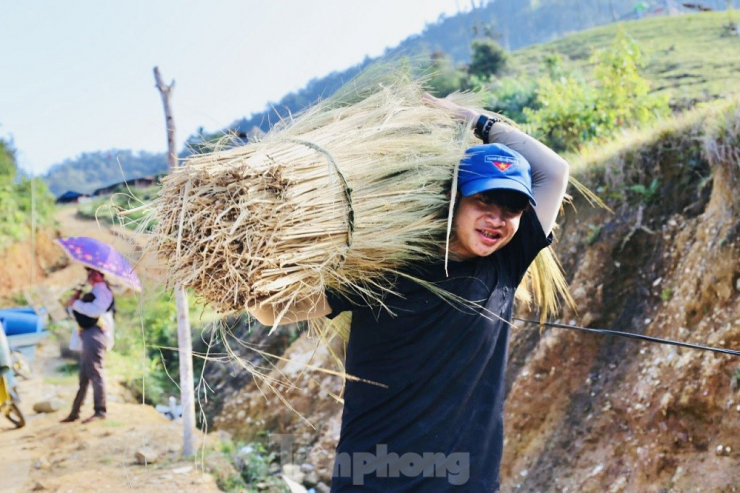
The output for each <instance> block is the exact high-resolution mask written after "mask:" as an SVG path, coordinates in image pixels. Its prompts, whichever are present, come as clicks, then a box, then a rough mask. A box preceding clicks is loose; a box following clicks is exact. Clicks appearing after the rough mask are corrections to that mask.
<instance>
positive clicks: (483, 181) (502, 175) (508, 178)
mask: <svg viewBox="0 0 740 493" xmlns="http://www.w3.org/2000/svg"><path fill="white" fill-rule="evenodd" d="M457 180H458V181H457V187H458V189H459V190H460V193H462V194H463V196H464V197H470V196H471V195H475V194H476V193H480V192H486V191H488V190H501V189H503V190H514V191H516V192H521V193H523V194H524V195H526V196H527V197H528V198H529V201H530V202H531V203H532V205H537V203H536V202H535V200H534V196H533V195H532V169H531V167H530V166H529V162H528V161H527V160H526V159H524V156H522V155H521V154H519V153H518V152H516V151H515V150H514V149H510V148H509V147H507V146H505V145H503V144H483V145H477V146H473V147H471V148H470V149H468V150H467V151H465V156H464V157H463V158H462V160H461V161H460V170H459V172H458V178H457Z"/></svg>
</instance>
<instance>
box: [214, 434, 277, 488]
mask: <svg viewBox="0 0 740 493" xmlns="http://www.w3.org/2000/svg"><path fill="white" fill-rule="evenodd" d="M219 452H220V453H221V454H223V455H224V456H226V457H227V458H228V459H229V461H230V462H231V463H232V464H233V465H234V467H235V468H236V470H237V471H238V473H239V475H238V476H236V475H232V476H229V477H228V478H225V479H223V480H220V481H219V482H218V485H219V487H220V488H222V489H223V490H224V491H239V492H246V493H257V492H259V491H274V492H279V493H283V492H284V493H288V491H289V490H288V487H287V485H286V484H285V482H284V481H283V480H282V479H280V476H279V473H280V464H279V461H278V459H279V457H278V453H276V452H272V451H269V450H268V449H267V447H266V446H265V445H264V444H263V443H262V442H249V443H241V442H233V441H231V440H226V441H222V442H221V449H220V451H219Z"/></svg>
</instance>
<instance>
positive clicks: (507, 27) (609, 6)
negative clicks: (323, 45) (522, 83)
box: [188, 0, 662, 144]
mask: <svg viewBox="0 0 740 493" xmlns="http://www.w3.org/2000/svg"><path fill="white" fill-rule="evenodd" d="M479 3H480V4H481V5H480V6H478V7H476V8H475V9H473V10H471V11H470V12H462V13H459V14H457V15H455V16H451V17H445V16H440V17H439V19H438V20H437V22H435V23H433V24H430V25H428V26H427V27H426V28H425V29H424V31H423V32H421V33H420V34H414V35H412V36H409V37H408V38H406V39H405V40H404V41H402V42H401V43H400V44H399V45H398V46H396V47H395V48H391V49H388V50H386V52H385V54H384V55H383V57H388V58H393V57H397V56H402V55H408V56H425V55H431V54H432V53H434V52H443V53H445V54H446V55H448V56H449V57H451V58H452V60H453V61H454V62H455V63H467V62H468V61H469V59H470V44H471V43H472V41H473V39H475V38H476V37H483V36H492V37H494V38H495V39H497V40H498V41H499V42H500V43H501V44H502V45H503V46H504V47H506V48H507V49H508V50H516V49H518V48H522V47H524V46H529V45H533V44H538V43H544V42H548V41H552V40H554V39H558V38H560V37H562V36H564V35H566V34H568V33H571V32H575V31H580V30H583V29H588V28H591V27H595V26H600V25H603V24H608V23H610V22H614V21H616V20H621V19H626V18H632V17H635V16H637V15H642V14H641V13H639V12H637V11H635V10H634V9H635V1H634V0H610V1H604V0H490V1H488V2H479ZM661 3H662V2H661ZM376 60H378V59H371V58H365V60H363V61H362V62H361V63H359V64H357V65H355V66H353V67H350V68H348V69H347V70H344V71H341V72H332V73H330V74H329V75H327V76H325V77H321V78H316V79H313V80H311V81H310V82H309V83H308V84H307V85H306V87H304V88H303V89H300V90H298V91H296V92H292V93H290V94H288V95H286V96H285V97H283V98H282V99H281V100H280V101H278V102H277V103H275V102H272V103H270V104H268V105H266V108H267V109H266V110H265V111H263V112H261V113H256V114H252V115H251V116H249V117H245V118H242V119H239V120H237V121H235V122H234V123H232V124H231V125H229V127H227V128H225V129H224V130H223V131H222V132H218V133H219V134H221V133H224V132H235V133H238V134H243V135H244V134H248V133H249V132H252V131H253V130H254V129H255V127H256V128H259V129H261V130H262V131H264V132H266V131H268V130H269V129H270V127H271V126H272V125H273V124H274V123H275V122H276V121H277V120H278V119H279V118H280V116H286V115H288V114H291V113H292V114H295V113H297V112H299V111H300V110H302V109H304V108H306V107H307V106H310V105H311V104H312V103H314V102H316V101H317V100H319V99H320V98H326V97H328V96H330V95H331V94H333V93H334V91H336V90H337V89H338V88H339V87H341V86H342V84H344V83H345V82H347V81H348V80H350V79H352V78H353V77H354V76H355V75H357V74H358V73H359V72H360V71H361V70H362V69H363V68H365V67H366V66H367V65H369V64H370V63H372V62H374V61H376ZM205 137H206V138H208V137H209V136H205ZM202 138H203V136H202V135H196V136H191V137H190V139H188V140H189V141H190V142H191V143H194V144H195V143H197V142H200V141H202Z"/></svg>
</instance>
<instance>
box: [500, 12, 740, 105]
mask: <svg viewBox="0 0 740 493" xmlns="http://www.w3.org/2000/svg"><path fill="white" fill-rule="evenodd" d="M728 17H732V18H734V22H740V12H738V11H734V12H702V13H698V14H690V15H678V16H672V17H652V18H647V19H642V20H639V21H628V22H623V23H620V24H610V25H606V26H602V27H597V28H594V29H589V30H586V31H582V32H578V33H574V34H571V35H569V36H566V37H564V38H562V39H559V40H556V41H553V42H552V43H547V44H541V45H536V46H530V47H527V48H523V49H521V50H518V51H516V52H513V53H512V54H511V67H512V70H511V76H512V77H520V76H521V75H523V74H528V75H529V76H536V75H537V74H538V73H539V71H540V67H542V65H543V63H544V62H545V60H546V59H547V58H548V57H550V56H552V55H553V54H558V55H560V56H561V57H562V58H563V60H564V61H565V62H564V64H565V68H566V69H567V70H569V71H576V72H580V73H584V74H588V73H591V68H592V67H593V65H594V64H595V63H596V62H595V60H594V59H593V54H594V53H595V52H597V51H603V50H606V49H608V48H609V46H610V45H611V44H612V42H613V40H614V38H615V37H616V36H617V35H618V34H619V33H620V31H621V32H623V33H624V34H625V35H626V36H628V37H629V38H631V39H633V40H635V41H636V42H637V43H638V44H639V46H640V47H641V48H642V49H644V50H646V51H647V52H648V53H649V56H648V57H647V58H646V59H645V61H646V64H645V68H644V72H643V75H644V77H645V78H646V79H648V80H649V81H650V82H651V84H652V88H653V89H652V92H654V93H657V94H668V95H670V97H671V100H672V104H673V105H674V106H675V105H678V106H688V105H691V104H692V103H693V102H695V101H704V100H710V99H715V98H720V97H723V96H726V95H727V94H730V93H734V92H737V91H738V90H740V82H739V81H738V77H737V74H738V73H740V37H738V36H727V35H726V34H725V32H726V29H725V28H724V26H725V25H726V24H727V23H728Z"/></svg>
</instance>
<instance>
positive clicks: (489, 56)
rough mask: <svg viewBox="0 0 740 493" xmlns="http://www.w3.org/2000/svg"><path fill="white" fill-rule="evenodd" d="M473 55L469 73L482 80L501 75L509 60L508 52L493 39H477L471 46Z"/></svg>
mask: <svg viewBox="0 0 740 493" xmlns="http://www.w3.org/2000/svg"><path fill="white" fill-rule="evenodd" d="M471 48H472V55H471V60H470V65H468V73H469V74H470V75H473V76H475V77H478V78H480V79H483V80H485V79H488V78H490V77H491V76H492V75H499V74H500V73H501V72H502V71H503V69H504V67H506V62H507V60H508V55H507V54H506V50H504V49H503V48H502V47H501V45H499V44H498V43H497V42H496V41H494V40H493V39H491V38H482V39H476V40H474V41H473V43H472V44H471Z"/></svg>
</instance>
